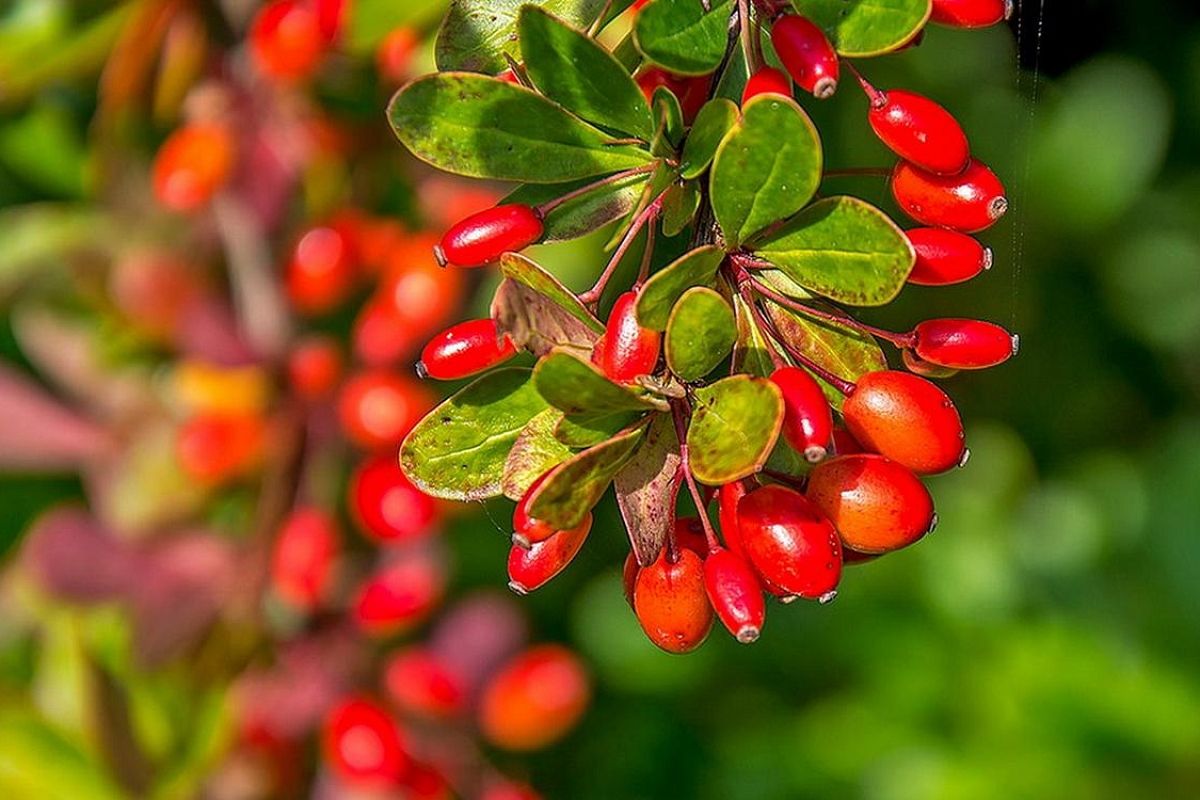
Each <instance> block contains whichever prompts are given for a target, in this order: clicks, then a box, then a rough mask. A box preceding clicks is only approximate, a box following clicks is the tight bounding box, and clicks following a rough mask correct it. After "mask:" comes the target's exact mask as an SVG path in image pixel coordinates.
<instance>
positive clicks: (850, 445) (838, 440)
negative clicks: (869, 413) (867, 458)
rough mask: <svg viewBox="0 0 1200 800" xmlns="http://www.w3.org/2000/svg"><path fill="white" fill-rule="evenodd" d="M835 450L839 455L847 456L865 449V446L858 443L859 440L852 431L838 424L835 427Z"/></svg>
mask: <svg viewBox="0 0 1200 800" xmlns="http://www.w3.org/2000/svg"><path fill="white" fill-rule="evenodd" d="M833 452H834V453H835V454H836V455H839V456H847V455H851V454H853V453H862V452H865V451H864V450H863V446H862V445H861V444H859V443H858V440H857V439H855V438H854V436H853V435H851V433H850V431H848V430H846V429H845V428H843V427H841V426H837V427H835V428H834V429H833Z"/></svg>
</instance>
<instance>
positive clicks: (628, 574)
mask: <svg viewBox="0 0 1200 800" xmlns="http://www.w3.org/2000/svg"><path fill="white" fill-rule="evenodd" d="M641 569H642V568H641V566H639V565H638V562H637V557H636V556H635V555H634V554H633V551H632V550H630V551H629V555H627V556H625V566H624V567H622V569H621V586H622V588H623V589H624V590H625V602H626V603H629V607H630V608H633V589H634V586H635V585H636V584H637V576H638V572H640V571H641Z"/></svg>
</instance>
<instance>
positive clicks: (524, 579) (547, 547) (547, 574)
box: [508, 513, 592, 594]
mask: <svg viewBox="0 0 1200 800" xmlns="http://www.w3.org/2000/svg"><path fill="white" fill-rule="evenodd" d="M591 529H592V515H591V514H590V513H589V514H588V515H587V516H586V517H584V518H583V522H581V523H580V524H579V525H577V526H575V527H574V528H571V529H570V530H565V531H559V532H558V533H555V534H554V535H553V536H551V537H550V538H549V539H544V540H542V541H540V542H534V543H533V544H531V545H530V546H529V547H528V548H524V547H521V546H520V545H516V544H514V545H513V546H512V549H510V550H509V551H508V588H510V589H512V590H513V591H514V592H516V593H517V594H528V593H529V592H532V591H533V590H534V589H538V588H540V587H542V586H544V585H545V584H546V583H547V582H548V581H549V580H550V579H551V578H553V577H554V576H555V575H557V574H558V573H560V572H562V571H563V570H564V569H566V568H567V565H568V564H570V563H571V560H572V559H574V558H575V555H576V554H577V553H578V552H579V548H581V547H583V543H584V541H585V540H586V539H587V535H588V532H589V531H591Z"/></svg>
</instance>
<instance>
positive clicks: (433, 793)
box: [404, 761, 455, 800]
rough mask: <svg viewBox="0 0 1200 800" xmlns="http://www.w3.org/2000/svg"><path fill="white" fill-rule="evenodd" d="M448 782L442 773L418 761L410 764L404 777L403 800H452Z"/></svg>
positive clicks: (451, 791) (452, 796) (452, 795)
mask: <svg viewBox="0 0 1200 800" xmlns="http://www.w3.org/2000/svg"><path fill="white" fill-rule="evenodd" d="M454 797H455V795H454V792H453V790H451V788H450V782H449V781H448V780H447V779H446V776H445V775H444V774H442V772H441V771H440V770H439V769H437V768H436V767H433V766H431V765H429V764H425V763H423V762H420V761H414V762H412V763H411V764H410V765H409V767H408V774H407V775H405V776H404V800H453V798H454Z"/></svg>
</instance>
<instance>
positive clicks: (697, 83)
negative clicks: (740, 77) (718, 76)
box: [637, 67, 712, 123]
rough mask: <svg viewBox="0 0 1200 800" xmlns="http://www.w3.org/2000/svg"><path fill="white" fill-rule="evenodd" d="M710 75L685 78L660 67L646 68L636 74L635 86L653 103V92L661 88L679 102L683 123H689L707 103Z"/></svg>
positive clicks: (710, 81)
mask: <svg viewBox="0 0 1200 800" xmlns="http://www.w3.org/2000/svg"><path fill="white" fill-rule="evenodd" d="M711 83H712V76H711V75H699V76H685V75H676V74H674V73H671V72H667V71H666V70H665V69H662V68H661V67H647V68H645V69H643V70H642V71H641V72H639V73H638V74H637V84H638V86H640V87H641V89H642V94H644V95H645V96H646V100H648V101H650V102H654V90H655V89H657V88H658V87H660V86H662V87H664V88H666V89H669V90H670V91H671V94H673V95H675V97H676V98H677V99H678V100H679V108H680V109H681V110H682V111H683V121H684V122H687V123H690V122H691V121H692V120H693V119H695V118H696V115H697V114H699V113H700V109H701V108H702V107H703V106H704V104H705V103H706V102H708V88H709V86H710V85H711Z"/></svg>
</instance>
